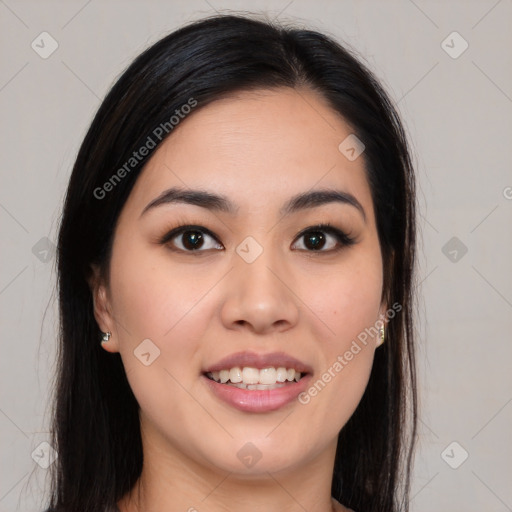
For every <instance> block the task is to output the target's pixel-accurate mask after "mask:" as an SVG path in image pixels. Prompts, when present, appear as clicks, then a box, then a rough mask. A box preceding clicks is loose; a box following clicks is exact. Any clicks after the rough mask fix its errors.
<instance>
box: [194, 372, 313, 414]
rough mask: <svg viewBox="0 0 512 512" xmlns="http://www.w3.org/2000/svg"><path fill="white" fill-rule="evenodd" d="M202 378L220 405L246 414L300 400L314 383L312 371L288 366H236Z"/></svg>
mask: <svg viewBox="0 0 512 512" xmlns="http://www.w3.org/2000/svg"><path fill="white" fill-rule="evenodd" d="M201 379H202V381H203V383H204V384H205V385H206V388H207V390H208V391H209V392H210V393H211V394H212V397H213V398H214V399H215V400H217V401H218V403H219V404H224V405H226V404H227V405H228V406H230V408H234V409H238V410H239V411H242V412H245V413H268V412H272V411H277V410H278V409H281V408H283V407H285V406H286V405H291V404H292V403H293V402H294V401H297V397H298V396H299V395H300V393H302V392H304V391H305V390H306V389H307V387H308V385H309V383H310V382H311V379H312V373H309V372H299V371H297V370H296V369H295V368H286V367H284V366H282V367H279V366H278V367H277V368H276V367H265V368H261V369H258V368H255V367H250V366H244V367H241V366H240V367H237V366H235V367H233V368H229V369H228V368H226V369H223V370H216V371H210V372H203V374H202V375H201Z"/></svg>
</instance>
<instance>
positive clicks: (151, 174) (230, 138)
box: [129, 88, 373, 213]
mask: <svg viewBox="0 0 512 512" xmlns="http://www.w3.org/2000/svg"><path fill="white" fill-rule="evenodd" d="M351 134H352V129H351V128H350V126H349V125H348V124H347V123H346V122H345V121H344V119H343V118H342V117H341V116H340V115H339V114H338V113H337V112H335V111H334V110H333V109H332V108H331V107H330V106H329V105H328V104H327V103H326V101H325V100H324V99H323V98H322V97H321V96H319V95H318V94H317V93H315V92H313V91H311V90H308V89H301V90H295V89H289V88H282V89H274V90H258V91H244V92H240V93H237V94H235V95H232V96H229V97H226V98H223V99H220V100H216V101H214V102H212V103H210V104H208V105H206V106H204V107H201V108H199V107H198V108H197V109H196V110H195V111H192V113H191V114H189V115H188V116H187V117H185V118H184V119H183V120H181V121H180V123H179V124H178V126H176V127H175V128H174V129H173V132H172V133H171V135H170V136H169V137H168V138H167V139H166V140H165V141H164V142H163V143H162V144H161V145H160V146H159V148H158V149H157V150H156V151H155V153H154V154H153V156H152V157H151V159H150V160H149V162H148V163H147V164H146V166H145V168H144V170H143V171H142V173H141V175H140V176H139V178H138V180H137V182H136V184H135V186H134V189H133V190H132V194H131V197H130V198H129V202H130V203H131V204H134V203H135V204H136V205H137V207H138V208H139V209H142V208H144V207H145V206H146V204H147V203H148V202H149V201H151V200H152V199H154V198H155V197H156V196H157V195H159V194H160V193H161V192H162V191H164V190H166V189H168V188H171V187H174V186H179V187H184V188H187V187H188V188H197V187H200V188H203V189H205V190H209V191H212V192H216V193H218V194H222V195H225V196H228V197H229V198H230V199H231V200H232V201H233V202H234V203H236V205H237V206H239V207H240V209H242V210H243V209H244V208H246V209H247V211H256V210H258V211H260V210H261V209H263V208H264V209H266V210H268V209H269V206H271V205H272V204H274V203H275V205H276V208H277V207H280V206H281V205H282V204H283V203H284V202H285V201H286V199H288V198H289V197H290V196H292V195H295V194H298V193H302V192H305V191H309V190H312V189H315V188H336V189H341V190H344V191H346V192H348V193H351V194H352V195H354V196H356V197H357V199H358V200H359V201H360V202H361V203H362V204H363V206H364V207H365V210H366V211H367V213H371V212H372V211H373V209H372V204H371V195H370V190H369V187H368V182H367V179H366V171H365V167H364V166H365V163H364V157H363V156H361V157H359V158H357V159H355V160H353V161H350V160H349V159H347V158H346V156H345V155H344V154H343V153H342V152H340V150H339V145H340V143H342V141H344V140H345V139H346V138H347V137H348V136H349V135H351Z"/></svg>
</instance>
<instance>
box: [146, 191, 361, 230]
mask: <svg viewBox="0 0 512 512" xmlns="http://www.w3.org/2000/svg"><path fill="white" fill-rule="evenodd" d="M171 203H185V204H192V205H195V206H200V207H201V208H206V209H207V210H212V211H218V212H224V213H228V214H230V215H235V214H236V213H237V211H238V209H239V207H238V206H236V205H235V204H234V203H232V202H231V201H230V200H229V199H228V198H227V197H226V196H223V195H218V194H214V193H212V192H208V191H206V190H199V189H183V188H178V187H172V188H170V189H168V190H164V191H163V192H162V193H161V194H160V195H159V196H158V197H156V198H155V199H153V200H152V201H151V202H150V203H149V204H148V205H147V206H146V207H145V208H144V210H142V213H141V214H140V217H142V216H143V215H144V214H145V213H146V212H147V211H149V210H151V209H153V208H156V207H157V206H161V205H164V204H171ZM328 203H341V204H347V205H351V206H353V207H355V208H357V210H359V212H360V213H361V215H362V217H363V219H364V221H365V222H366V213H365V211H364V208H363V206H362V205H361V203H360V202H359V201H358V200H357V199H356V198H355V197H354V196H353V195H352V194H350V193H349V192H345V191H342V190H333V189H320V190H313V191H310V192H303V193H300V194H297V195H295V196H293V197H292V198H291V199H289V200H288V201H287V202H286V203H285V204H284V206H283V207H282V208H281V209H280V210H279V213H280V215H290V214H292V213H295V212H298V211H300V210H305V209H308V208H315V207H318V206H321V205H324V204H328Z"/></svg>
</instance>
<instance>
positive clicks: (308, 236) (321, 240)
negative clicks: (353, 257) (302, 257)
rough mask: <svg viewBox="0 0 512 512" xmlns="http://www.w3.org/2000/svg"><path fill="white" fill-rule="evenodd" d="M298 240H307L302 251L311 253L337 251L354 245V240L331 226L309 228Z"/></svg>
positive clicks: (320, 225)
mask: <svg viewBox="0 0 512 512" xmlns="http://www.w3.org/2000/svg"><path fill="white" fill-rule="evenodd" d="M326 235H327V236H326ZM298 238H299V239H304V240H305V243H303V245H304V246H305V249H301V250H307V251H309V252H311V251H316V252H330V251H337V250H339V249H341V248H342V247H343V246H349V245H352V244H354V239H353V238H351V237H350V236H348V235H347V234H346V233H344V232H343V231H340V230H339V229H337V228H335V227H333V226H331V225H330V224H319V225H318V226H313V227H311V228H308V229H307V230H306V231H303V232H302V233H301V234H300V235H299V237H298ZM329 239H330V243H329ZM326 245H327V248H326ZM322 249H323V250H322Z"/></svg>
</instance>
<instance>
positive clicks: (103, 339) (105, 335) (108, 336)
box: [101, 331, 112, 345]
mask: <svg viewBox="0 0 512 512" xmlns="http://www.w3.org/2000/svg"><path fill="white" fill-rule="evenodd" d="M110 336H112V333H111V332H110V331H108V332H104V333H103V337H102V338H101V344H102V345H103V343H107V341H108V340H109V339H110Z"/></svg>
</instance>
